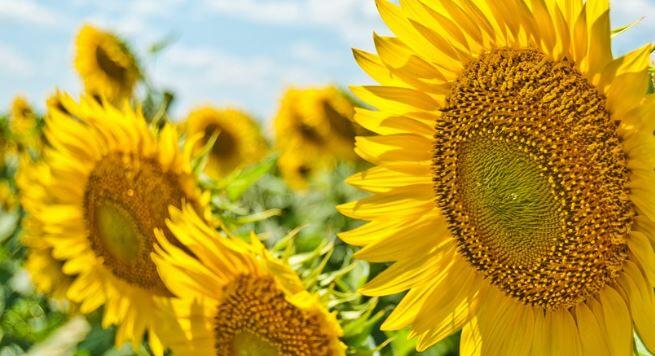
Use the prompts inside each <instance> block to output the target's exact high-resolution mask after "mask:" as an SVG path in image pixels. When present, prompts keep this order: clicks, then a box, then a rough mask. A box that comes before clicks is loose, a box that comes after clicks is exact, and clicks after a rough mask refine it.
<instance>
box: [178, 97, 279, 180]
mask: <svg viewBox="0 0 655 356" xmlns="http://www.w3.org/2000/svg"><path fill="white" fill-rule="evenodd" d="M184 127H185V130H186V132H187V134H188V135H189V137H193V136H194V135H200V136H201V137H202V138H201V139H200V140H199V141H198V142H197V144H196V147H195V149H196V151H198V150H201V149H202V148H203V147H204V146H205V145H207V143H208V142H210V140H211V139H212V138H213V137H215V138H216V141H215V142H214V144H213V146H212V147H211V149H210V150H209V152H208V156H207V165H206V166H205V173H206V174H207V175H209V176H210V177H212V178H222V177H225V176H226V175H228V174H229V173H230V172H232V171H233V170H234V169H237V168H239V167H243V166H245V165H248V164H252V163H255V162H257V161H258V160H259V159H261V158H262V157H263V156H264V155H265V154H266V150H267V144H266V140H265V139H264V137H263V136H262V133H261V130H260V128H259V125H258V124H257V122H256V121H255V120H254V119H253V118H252V117H250V116H248V115H247V114H245V113H244V112H242V111H239V110H235V109H217V108H214V107H210V106H206V107H200V108H197V109H195V110H193V111H191V113H189V116H188V117H187V119H186V121H185V122H184Z"/></svg>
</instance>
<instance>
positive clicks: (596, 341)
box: [575, 303, 610, 356]
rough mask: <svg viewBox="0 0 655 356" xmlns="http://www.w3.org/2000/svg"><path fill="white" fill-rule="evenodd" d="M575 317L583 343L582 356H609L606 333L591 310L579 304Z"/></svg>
mask: <svg viewBox="0 0 655 356" xmlns="http://www.w3.org/2000/svg"><path fill="white" fill-rule="evenodd" d="M575 317H576V320H577V322H578V335H579V337H580V342H581V343H582V354H583V355H598V356H605V355H607V356H609V355H610V353H609V348H608V346H607V343H606V342H605V335H604V332H603V330H602V329H601V327H600V324H599V322H598V320H597V319H596V316H594V313H592V312H591V309H589V307H588V306H587V305H586V304H585V303H579V304H578V305H576V307H575Z"/></svg>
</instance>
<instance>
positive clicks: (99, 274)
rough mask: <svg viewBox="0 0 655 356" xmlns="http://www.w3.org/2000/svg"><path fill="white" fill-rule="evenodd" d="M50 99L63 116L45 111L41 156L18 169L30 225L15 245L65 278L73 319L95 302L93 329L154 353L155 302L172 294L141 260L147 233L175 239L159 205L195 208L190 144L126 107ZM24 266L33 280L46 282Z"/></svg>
mask: <svg viewBox="0 0 655 356" xmlns="http://www.w3.org/2000/svg"><path fill="white" fill-rule="evenodd" d="M60 99H61V100H62V105H63V107H64V108H65V109H66V110H63V111H59V110H57V111H50V112H49V113H48V115H47V118H46V135H47V138H48V142H49V146H48V147H47V148H46V149H45V152H44V158H43V160H42V161H41V162H40V163H35V164H31V165H29V164H28V165H25V166H21V170H23V169H24V170H25V172H24V173H22V174H25V177H27V178H26V179H21V180H19V188H20V190H21V192H22V194H23V196H22V203H23V205H24V207H25V211H26V213H27V216H28V220H26V221H27V222H29V223H30V224H31V226H26V235H25V237H24V240H25V241H28V242H29V243H28V245H29V246H37V247H38V248H36V249H34V250H35V251H36V250H37V249H38V250H39V251H49V253H50V255H51V256H52V257H54V259H55V260H56V262H57V263H58V264H59V265H60V267H61V271H62V272H63V273H64V274H66V275H68V276H71V278H72V281H71V284H70V287H69V288H67V290H66V297H67V298H68V299H70V300H71V301H72V302H74V303H77V304H79V310H80V311H81V312H82V313H88V312H91V311H93V310H95V309H97V308H98V307H100V306H102V305H104V317H103V326H109V325H112V324H115V325H117V326H118V329H117V333H116V343H117V344H119V345H120V344H122V343H123V342H124V341H126V340H132V341H133V342H135V343H139V342H140V341H141V339H142V337H143V334H144V332H145V331H146V330H148V332H149V339H150V345H151V347H152V348H153V350H154V351H155V352H156V353H160V352H161V346H160V343H159V339H158V337H157V331H156V328H157V327H158V326H160V325H161V323H159V322H158V320H159V319H158V318H159V316H160V306H161V305H162V304H161V302H162V301H165V300H166V299H167V298H169V297H170V296H172V294H171V292H170V291H169V290H168V289H167V288H166V287H165V285H164V284H163V283H162V281H161V279H160V278H159V275H158V273H157V270H156V267H155V265H154V263H153V262H152V260H151V258H150V255H151V253H152V251H153V250H154V245H155V244H156V241H155V236H154V229H155V228H161V229H163V231H164V234H165V235H166V236H167V237H169V238H170V239H171V241H176V240H175V238H174V237H173V236H172V235H171V233H170V231H169V230H168V229H167V228H166V226H165V220H166V218H167V217H168V207H169V206H171V205H172V206H181V204H182V203H183V202H187V203H189V204H192V205H193V206H195V207H197V208H198V209H199V210H201V209H202V207H203V206H204V204H205V202H206V199H205V197H204V196H202V195H201V194H200V193H199V192H198V191H197V190H196V182H195V178H194V176H193V174H192V167H191V152H192V149H191V147H190V145H191V144H190V143H187V146H185V147H184V149H180V148H179V144H178V134H177V133H176V131H175V129H174V128H173V127H172V126H170V125H165V126H164V127H163V128H162V129H161V130H160V131H159V132H155V131H153V130H151V129H150V128H149V127H148V126H147V124H146V122H145V120H144V118H143V116H142V114H141V113H140V112H138V111H136V112H135V111H134V110H132V109H131V108H130V107H128V106H127V105H126V106H124V107H122V108H116V107H114V106H112V105H111V104H109V103H107V102H105V101H103V102H102V103H98V102H97V100H96V99H95V98H93V97H91V96H86V97H83V98H82V99H81V100H80V101H79V102H75V101H74V100H73V99H71V98H70V97H68V96H65V95H62V96H60ZM64 112H67V113H75V116H74V117H73V116H69V115H68V114H65V113H64ZM32 227H34V228H32ZM34 270H35V271H36V274H37V276H34V279H35V280H37V281H38V280H39V279H40V278H44V279H45V278H49V277H48V276H43V275H42V274H40V273H41V272H40V270H39V269H38V268H35V269H33V271H34ZM37 283H38V282H37Z"/></svg>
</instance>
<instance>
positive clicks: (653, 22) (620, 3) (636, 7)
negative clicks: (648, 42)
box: [610, 0, 655, 29]
mask: <svg viewBox="0 0 655 356" xmlns="http://www.w3.org/2000/svg"><path fill="white" fill-rule="evenodd" d="M610 8H611V9H612V16H613V17H612V20H613V21H612V22H613V24H614V25H615V26H619V25H627V24H629V23H632V22H633V21H636V20H639V19H641V18H643V20H642V21H641V23H640V24H639V26H640V27H641V26H644V27H648V28H651V29H652V28H655V2H654V1H653V0H613V1H612V7H610Z"/></svg>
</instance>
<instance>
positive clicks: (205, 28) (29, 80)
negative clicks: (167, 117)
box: [0, 0, 655, 121]
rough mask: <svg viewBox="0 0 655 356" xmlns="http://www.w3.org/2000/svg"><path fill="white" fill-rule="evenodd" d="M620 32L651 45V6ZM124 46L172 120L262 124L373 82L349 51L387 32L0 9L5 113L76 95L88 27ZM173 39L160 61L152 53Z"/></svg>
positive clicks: (179, 2)
mask: <svg viewBox="0 0 655 356" xmlns="http://www.w3.org/2000/svg"><path fill="white" fill-rule="evenodd" d="M612 5H613V13H612V22H613V25H614V26H620V25H624V24H627V23H630V22H632V21H634V20H637V19H639V18H642V17H644V19H643V20H642V21H641V23H640V24H639V25H638V26H637V27H635V28H633V29H631V30H630V31H629V32H627V33H624V34H622V35H621V36H619V37H618V38H616V41H615V51H616V53H622V52H625V51H626V50H628V49H630V48H635V47H637V46H640V45H642V44H644V43H646V42H652V41H653V40H654V39H655V0H613V1H612ZM85 22H87V23H93V24H96V25H98V26H102V27H105V28H108V29H111V30H113V31H115V32H117V33H119V34H120V35H121V36H123V37H124V38H126V39H127V40H128V41H129V42H130V43H131V44H132V47H133V49H134V50H135V51H136V52H137V54H138V55H140V56H141V57H142V60H143V61H144V62H145V63H144V64H145V66H146V68H147V70H148V74H149V76H150V77H151V79H152V80H153V82H154V83H155V84H156V85H157V86H160V87H165V88H169V89H171V90H174V91H175V92H176V94H177V98H178V100H177V102H176V106H175V107H174V109H173V113H174V115H176V116H178V117H179V116H183V115H184V114H185V113H186V112H187V111H188V110H189V109H190V108H192V107H194V106H196V105H200V104H208V103H210V104H214V105H231V106H236V107H240V108H243V109H245V110H247V111H249V112H251V113H253V114H254V115H256V116H257V117H258V118H259V119H261V120H263V121H266V120H267V119H269V118H270V117H271V115H272V114H273V113H274V112H275V110H276V106H277V101H278V99H279V97H280V95H281V92H282V90H283V89H284V88H285V87H287V86H288V85H297V86H307V85H322V84H328V83H336V84H338V85H343V86H346V85H349V84H353V83H358V84H359V83H368V82H369V80H368V79H367V78H366V77H365V76H364V74H362V72H361V71H360V70H359V69H358V68H357V66H356V64H355V62H354V61H353V59H352V55H351V52H350V48H351V47H358V48H364V49H371V48H372V40H371V34H372V32H373V31H377V32H379V33H388V31H387V30H386V29H385V27H384V25H383V24H382V23H381V21H380V20H379V18H378V15H377V13H376V11H375V5H374V1H373V0H133V1H129V0H118V1H109V0H106V1H90V0H69V1H62V0H60V1H56V0H47V1H45V0H43V1H37V0H0V105H1V107H3V108H7V107H8V106H9V103H10V102H11V99H12V98H13V97H14V95H15V94H17V93H21V94H23V95H26V96H27V97H28V98H29V99H30V100H31V101H32V102H34V103H35V104H36V105H37V106H39V107H42V106H43V105H42V103H43V101H44V99H45V97H46V96H47V95H48V94H49V93H51V92H52V91H53V90H54V88H57V87H58V88H60V89H64V90H68V91H71V92H74V93H78V92H79V91H80V88H81V86H80V83H79V81H78V79H77V77H76V75H75V73H74V71H73V68H72V65H71V63H72V57H73V39H74V36H75V33H76V31H77V29H78V28H79V27H80V25H81V24H82V23H85ZM167 36H174V37H175V38H176V40H175V42H174V43H173V44H172V45H171V46H170V47H169V48H168V49H166V50H165V51H164V52H163V53H161V54H160V55H159V56H158V57H156V58H149V57H148V56H147V55H146V49H147V48H148V47H149V46H150V45H151V44H152V43H154V42H156V41H158V40H160V39H162V38H165V37H167Z"/></svg>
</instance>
